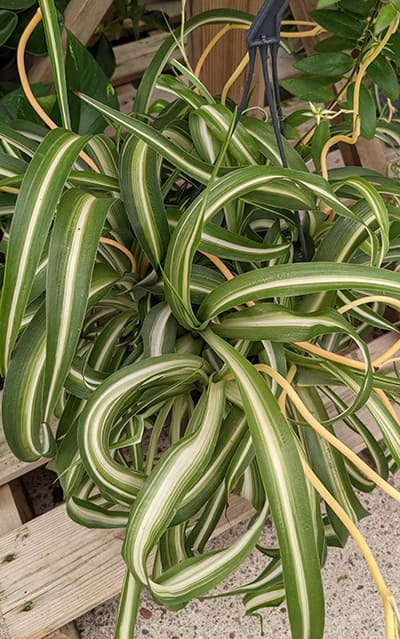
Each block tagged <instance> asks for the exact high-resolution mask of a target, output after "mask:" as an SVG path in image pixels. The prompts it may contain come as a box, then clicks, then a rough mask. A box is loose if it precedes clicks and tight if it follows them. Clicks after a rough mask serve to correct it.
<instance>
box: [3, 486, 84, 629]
mask: <svg viewBox="0 0 400 639" xmlns="http://www.w3.org/2000/svg"><path fill="white" fill-rule="evenodd" d="M0 513H1V517H0V535H6V534H7V533H9V532H10V531H13V530H14V529H16V528H18V527H20V526H21V524H23V523H24V522H26V521H28V520H30V519H32V512H31V510H30V507H29V505H28V503H27V502H26V499H25V496H24V494H23V491H22V489H21V486H20V484H19V482H18V480H16V481H13V482H11V484H6V485H5V486H0ZM4 559H6V561H7V560H8V561H9V560H11V559H12V555H8V556H7V555H6V556H5V558H4ZM4 559H3V561H4ZM79 637H80V635H79V633H78V631H77V629H76V628H75V625H74V624H73V623H69V624H67V625H65V626H63V627H62V628H60V629H59V630H58V631H57V632H56V633H52V634H51V635H48V636H47V639H79Z"/></svg>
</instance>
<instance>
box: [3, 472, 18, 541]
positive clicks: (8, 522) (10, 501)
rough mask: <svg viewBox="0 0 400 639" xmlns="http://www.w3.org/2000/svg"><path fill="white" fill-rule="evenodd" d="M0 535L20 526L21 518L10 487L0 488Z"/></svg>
mask: <svg viewBox="0 0 400 639" xmlns="http://www.w3.org/2000/svg"><path fill="white" fill-rule="evenodd" d="M0 512H1V517H0V535H5V534H6V533H8V532H9V531H10V530H14V528H17V527H18V526H20V525H21V517H20V514H19V510H18V508H17V505H16V503H15V500H14V496H13V493H12V490H11V486H9V485H8V484H6V485H5V486H0Z"/></svg>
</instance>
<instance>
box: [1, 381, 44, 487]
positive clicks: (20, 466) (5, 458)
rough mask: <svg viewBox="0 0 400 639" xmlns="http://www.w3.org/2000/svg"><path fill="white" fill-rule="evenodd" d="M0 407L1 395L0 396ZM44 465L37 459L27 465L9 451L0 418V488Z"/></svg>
mask: <svg viewBox="0 0 400 639" xmlns="http://www.w3.org/2000/svg"><path fill="white" fill-rule="evenodd" d="M0 405H1V394H0ZM45 463H46V460H45V459H39V460H38V461H36V462H32V463H29V464H27V463H26V462H22V461H20V460H19V459H17V458H16V457H15V455H14V454H13V453H12V452H11V451H10V449H9V447H8V444H7V442H6V440H5V438H4V433H3V426H2V423H1V417H0V486H4V485H5V484H7V483H8V482H10V481H12V480H13V479H16V478H17V477H21V475H25V474H26V473H28V472H29V471H30V470H33V469H34V468H38V467H39V466H43V464H45Z"/></svg>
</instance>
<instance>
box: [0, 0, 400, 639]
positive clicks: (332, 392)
mask: <svg viewBox="0 0 400 639" xmlns="http://www.w3.org/2000/svg"><path fill="white" fill-rule="evenodd" d="M344 4H345V3H342V10H344V9H343V7H344ZM41 5H42V6H43V7H45V8H50V10H49V13H48V14H46V15H49V16H50V17H49V18H47V19H48V21H49V24H47V29H46V34H47V39H48V47H49V48H51V49H52V50H53V51H54V52H56V51H57V50H58V49H57V46H58V45H59V42H58V40H57V36H54V34H55V33H56V29H55V28H54V27H55V23H56V17H55V12H54V11H53V10H52V9H53V8H54V7H53V5H52V3H51V2H50V0H41ZM321 11H322V9H321ZM227 22H229V23H237V24H245V25H246V24H247V25H249V24H250V23H251V16H248V15H247V14H244V13H242V12H234V11H224V10H215V11H212V12H209V13H207V14H204V15H203V14H202V15H199V16H196V17H195V18H193V19H192V20H191V21H188V23H187V24H186V25H185V29H186V33H190V31H191V30H193V29H195V28H197V27H201V26H203V25H205V24H209V23H220V24H224V23H227ZM50 23H51V24H50ZM50 27H51V28H50ZM49 34H50V35H49ZM51 34H53V35H51ZM176 40H177V36H176V35H175V36H171V37H170V38H167V40H166V41H165V43H164V44H163V45H162V47H161V48H160V50H159V51H158V53H157V54H156V55H155V57H154V59H153V61H152V63H151V65H150V66H149V68H148V70H147V72H146V74H145V75H144V77H143V80H142V82H141V85H140V87H139V90H138V94H137V98H136V101H135V105H134V112H133V113H132V114H130V115H124V114H122V113H120V112H119V111H118V110H117V109H116V108H115V107H114V106H113V104H112V103H110V102H107V101H106V100H104V96H103V97H100V99H99V97H98V96H97V97H96V94H95V93H94V92H95V87H93V89H91V95H84V94H82V93H81V94H80V96H79V104H80V105H81V108H84V109H86V111H85V113H86V115H85V118H83V117H81V118H80V119H79V120H74V116H73V114H74V105H73V104H72V103H70V102H69V100H68V97H67V98H66V97H65V96H66V94H67V91H66V89H67V86H66V84H65V80H64V79H63V77H62V75H61V74H58V75H55V78H56V79H55V83H56V92H57V95H58V96H59V100H60V102H61V104H60V105H59V107H60V111H61V112H62V113H66V114H67V116H66V117H70V119H71V121H72V122H73V127H74V128H75V131H71V130H67V129H66V128H61V127H60V128H58V129H55V130H53V131H50V132H48V131H47V130H46V129H45V128H44V127H42V126H40V125H38V124H35V123H32V122H26V121H20V120H16V121H10V122H7V123H0V141H1V146H2V151H1V153H0V175H1V180H0V224H1V230H2V239H1V243H0V251H1V254H2V255H3V256H4V264H3V263H2V264H1V265H0V281H1V300H0V366H1V370H2V374H3V375H4V376H5V383H4V393H3V402H2V414H3V423H4V429H5V434H6V437H7V440H8V443H9V445H10V447H11V449H12V450H13V452H14V453H15V454H16V455H17V456H18V457H19V458H20V459H23V460H25V461H32V460H35V459H38V458H39V457H41V456H43V455H44V456H46V457H48V458H49V459H50V460H51V464H52V466H53V467H54V468H55V469H56V471H57V472H58V474H59V477H60V479H61V482H62V485H63V489H64V492H65V495H66V502H67V509H68V512H69V514H70V516H71V517H72V518H73V519H74V520H75V521H77V522H79V523H81V524H82V525H85V526H89V527H105V528H112V527H117V528H122V529H123V530H124V543H123V549H122V554H123V558H124V560H125V563H126V566H127V576H126V579H125V582H124V587H123V593H122V597H121V605H120V611H119V617H118V621H117V633H119V635H118V636H124V635H123V634H122V633H123V632H126V633H127V631H126V629H127V628H129V629H130V630H131V629H132V628H133V626H134V624H135V614H136V610H137V600H138V596H139V593H140V590H141V589H142V588H143V587H147V588H149V589H150V590H151V592H152V594H153V596H154V597H155V598H156V599H157V601H159V602H161V603H163V604H164V605H166V606H168V607H169V608H171V609H178V608H180V607H181V606H183V605H185V604H186V603H187V602H188V601H190V600H191V599H192V598H193V597H199V596H204V595H205V594H206V593H207V592H208V591H209V590H210V589H211V588H213V587H214V586H215V585H216V584H217V583H219V582H220V581H221V580H222V579H224V578H225V577H226V576H227V575H228V574H229V573H230V572H231V571H232V570H234V569H235V568H236V567H237V566H238V565H240V563H241V562H242V561H243V560H244V559H245V558H246V557H247V556H248V554H249V553H250V552H251V551H252V550H253V549H254V548H256V546H257V543H259V540H260V535H261V532H262V530H263V528H264V526H265V522H266V520H267V519H268V518H270V519H272V520H273V522H274V524H275V528H276V531H277V536H278V546H277V547H270V546H268V547H267V548H259V551H260V552H261V553H263V554H264V556H265V569H264V570H263V572H262V573H261V574H260V575H259V576H258V577H257V579H256V580H255V581H254V582H252V583H249V584H244V585H243V586H242V587H241V588H239V589H238V590H237V591H236V592H235V593H234V594H242V595H243V601H244V605H245V608H246V611H247V612H248V613H249V614H253V613H256V612H257V610H259V609H260V608H263V607H267V606H276V605H278V604H279V603H281V602H282V601H283V600H284V598H286V600H287V608H288V613H289V619H290V624H291V632H292V636H293V638H294V639H297V638H300V637H302V638H304V637H307V638H309V639H321V637H322V636H323V626H324V598H323V591H322V584H321V576H320V569H321V565H322V564H323V563H324V561H325V559H326V554H327V549H328V547H329V546H332V545H333V546H342V545H343V544H344V543H345V542H346V540H347V537H348V527H347V526H346V525H345V524H344V521H343V517H340V516H339V515H338V511H337V510H336V509H335V508H334V507H332V506H331V505H327V506H326V505H325V504H324V503H322V502H321V500H320V495H319V493H318V491H317V490H316V489H315V484H313V483H310V482H309V479H308V478H309V477H310V474H306V470H305V468H308V469H311V470H312V473H314V475H315V476H316V477H317V478H318V479H319V480H320V481H321V482H322V483H323V484H324V486H325V488H326V489H327V490H328V491H329V492H330V493H331V495H332V496H333V497H334V502H335V500H336V503H337V504H339V506H340V507H341V509H342V512H344V513H345V515H346V516H347V517H348V519H349V520H350V521H352V522H357V521H358V520H359V519H360V518H361V517H363V516H365V515H366V514H367V513H366V511H365V509H364V507H363V505H362V503H361V501H360V497H359V495H358V493H357V492H356V489H359V490H361V491H366V492H367V491H370V490H372V489H373V487H374V485H375V481H378V482H380V485H385V482H384V481H381V480H383V479H386V478H387V477H388V476H389V475H390V473H391V472H394V471H395V470H396V469H397V467H398V465H399V464H400V434H399V429H398V421H397V418H396V416H395V414H394V412H393V410H392V408H391V406H392V404H393V403H395V402H396V401H397V398H398V393H399V379H398V374H397V373H398V371H397V367H396V364H395V363H392V362H391V361H390V355H387V356H385V357H384V358H383V360H382V362H376V361H374V362H373V363H371V357H370V354H369V351H368V348H367V345H366V342H365V339H366V338H367V337H368V336H369V335H370V334H371V331H373V330H374V329H379V330H380V331H385V332H387V333H394V335H395V338H396V337H397V334H398V326H397V325H396V324H392V323H391V322H390V320H389V319H387V317H386V314H385V304H384V302H385V301H386V302H387V303H388V304H389V305H393V306H394V307H395V308H398V306H399V304H398V299H399V293H400V283H399V278H398V274H397V273H396V269H397V267H398V260H399V247H400V239H399V238H400V225H399V219H400V188H399V186H398V184H397V181H396V180H390V179H388V178H386V177H384V176H381V175H380V174H377V173H375V172H373V171H369V170H367V169H364V170H363V169H360V168H359V167H357V168H352V167H347V168H345V169H336V170H334V171H331V172H330V174H329V181H328V180H325V179H324V178H322V177H321V176H320V175H318V174H317V173H313V172H311V171H310V170H309V169H308V167H307V165H306V163H305V162H304V159H303V158H302V157H301V155H300V154H299V153H298V152H297V151H296V150H295V149H293V148H292V147H291V146H290V145H289V144H288V143H287V142H286V141H284V146H285V150H286V153H287V159H288V168H282V166H281V161H280V156H279V150H278V147H277V143H276V139H275V136H274V133H273V130H272V127H271V126H270V124H269V123H268V122H265V121H261V120H257V119H255V118H252V117H249V115H244V116H242V117H241V119H240V121H239V123H238V125H237V127H236V128H235V127H234V121H235V109H234V106H232V105H231V106H226V105H223V104H221V103H220V101H219V99H218V98H215V97H214V96H212V95H211V94H210V93H209V92H208V90H207V89H206V88H205V87H204V86H203V85H202V84H201V82H200V81H199V80H198V79H197V78H194V77H193V74H192V72H191V71H190V70H189V69H185V68H184V67H182V66H181V65H178V64H177V63H172V69H173V71H176V69H179V71H180V72H181V73H183V75H184V80H182V78H181V77H179V76H178V75H167V74H164V73H163V69H164V67H165V64H166V61H167V60H168V59H169V58H170V56H171V54H172V53H173V51H174V49H175V47H176ZM69 42H70V43H71V42H72V46H74V49H73V51H74V54H73V55H72V54H71V58H70V59H68V57H67V60H66V72H67V78H68V73H70V72H71V73H76V78H78V79H80V78H83V77H84V70H83V69H82V67H81V66H80V65H79V64H77V63H76V60H75V57H74V56H75V54H76V52H78V54H77V55H80V54H79V47H78V46H77V45H75V44H74V40H73V39H72V40H71V39H70V41H69ZM343 55H345V56H346V54H343ZM67 56H68V54H67ZM55 57H56V54H55ZM77 59H78V58H77ZM55 62H56V63H58V64H60V65H61V64H63V63H62V60H61V59H60V58H59V59H56V60H55ZM346 63H347V57H346ZM54 64H55V63H53V65H54ZM74 64H75V65H76V66H75V67H74V68H73V70H72V71H69V65H70V66H73V65H74ZM328 72H329V68H328ZM156 86H158V87H160V88H162V89H163V90H167V91H168V92H169V93H170V95H171V96H172V101H163V100H161V101H160V100H157V101H156V102H153V101H152V93H153V89H154V88H155V87H156ZM194 87H195V88H196V90H194ZM76 88H78V89H79V88H80V86H78V87H76ZM76 100H77V101H78V97H76ZM77 103H78V102H77ZM82 105H85V106H84V107H82ZM98 115H99V116H101V117H102V118H105V119H106V121H107V122H109V123H112V125H113V126H114V130H115V135H114V137H113V138H110V137H106V136H105V135H104V134H102V133H95V134H94V125H93V122H94V121H96V118H97V117H98ZM77 123H78V124H77ZM83 149H85V152H86V153H87V154H88V155H89V157H90V158H91V160H92V161H93V162H94V164H95V165H96V166H97V167H98V172H93V171H89V170H88V166H87V164H85V159H82V155H81V152H82V150H83ZM327 210H329V211H331V212H333V213H334V215H330V216H329V217H328V216H327ZM294 211H301V218H302V224H303V228H304V232H305V235H306V241H307V246H308V248H309V258H310V260H309V261H308V262H304V260H303V258H302V256H301V252H300V251H299V247H298V237H297V233H298V231H297V225H296V222H295V214H294ZM355 347H356V348H357V349H358V351H359V354H360V360H361V361H357V362H356V363H352V362H351V360H349V358H348V357H346V356H343V353H346V352H348V351H349V349H351V348H355ZM386 360H388V361H387V362H386ZM383 364H387V367H386V368H385V367H383ZM286 380H288V381H287V382H286ZM349 395H350V397H351V398H352V399H351V400H350V402H348V401H347V402H346V401H345V399H344V398H345V397H348V396H349ZM382 397H384V398H386V400H385V399H382ZM365 410H367V411H368V413H369V414H370V418H369V420H367V421H366V420H365V419H364V417H363V415H364V413H363V411H365ZM339 423H343V424H344V428H345V429H348V430H349V431H354V432H356V433H357V434H358V436H359V437H361V439H362V440H363V442H364V444H365V448H366V450H367V453H366V454H367V456H368V459H369V462H370V468H368V466H367V465H365V464H364V466H362V467H361V469H362V470H360V466H359V464H358V461H357V458H354V456H353V457H352V456H350V457H349V456H348V453H347V452H346V450H345V449H343V447H341V448H340V451H341V452H339V450H338V448H337V440H336V438H335V437H334V435H335V433H336V430H337V428H338V424H339ZM306 477H307V478H306ZM239 497H240V498H241V499H243V500H245V501H246V502H247V507H251V508H252V509H253V511H252V512H253V513H254V517H253V518H252V519H251V520H250V521H249V524H248V529H247V530H246V532H245V533H244V534H243V535H242V536H241V537H239V538H238V539H237V540H235V541H234V542H233V544H232V545H231V546H230V547H228V548H225V549H223V550H219V551H210V550H209V549H208V542H209V540H210V539H211V538H212V536H213V534H215V530H216V529H217V526H218V521H219V519H220V517H221V515H222V514H223V512H224V510H225V508H226V506H227V504H229V503H230V502H232V500H235V499H238V498H239ZM330 503H332V502H330ZM130 630H129V632H130ZM126 636H128V634H126Z"/></svg>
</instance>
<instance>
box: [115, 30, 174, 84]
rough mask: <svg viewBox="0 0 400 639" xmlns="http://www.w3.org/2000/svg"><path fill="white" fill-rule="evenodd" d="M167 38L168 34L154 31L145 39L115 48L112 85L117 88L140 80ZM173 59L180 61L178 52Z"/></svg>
mask: <svg viewBox="0 0 400 639" xmlns="http://www.w3.org/2000/svg"><path fill="white" fill-rule="evenodd" d="M167 37H168V33H166V32H165V31H156V32H154V33H152V34H151V35H150V36H148V37H147V38H141V39H140V40H136V41H135V42H127V43H126V44H120V45H117V46H115V47H114V55H115V62H116V67H115V71H114V73H113V75H112V77H111V82H112V84H113V85H114V86H116V87H117V86H119V85H121V84H126V83H127V82H130V81H131V80H135V79H137V78H140V77H141V76H142V75H143V73H144V71H145V70H146V69H147V67H148V65H149V64H150V62H151V60H152V59H153V56H154V54H155V53H156V51H158V49H159V47H160V46H161V44H162V43H163V42H164V40H165V38H167ZM173 57H174V58H176V59H177V60H182V56H181V54H180V53H179V51H176V52H175V53H174V55H173Z"/></svg>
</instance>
